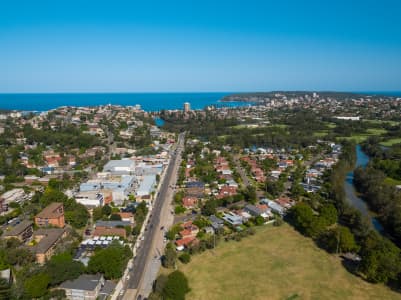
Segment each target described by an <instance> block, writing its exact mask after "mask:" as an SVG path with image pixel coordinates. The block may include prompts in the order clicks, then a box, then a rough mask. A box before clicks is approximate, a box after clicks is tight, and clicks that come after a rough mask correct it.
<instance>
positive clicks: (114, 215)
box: [110, 214, 121, 221]
mask: <svg viewBox="0 0 401 300" xmlns="http://www.w3.org/2000/svg"><path fill="white" fill-rule="evenodd" d="M110 220H111V221H121V216H120V215H119V214H112V215H110Z"/></svg>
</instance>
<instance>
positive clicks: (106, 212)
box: [102, 204, 112, 216]
mask: <svg viewBox="0 0 401 300" xmlns="http://www.w3.org/2000/svg"><path fill="white" fill-rule="evenodd" d="M111 212H112V209H111V207H110V206H109V205H108V204H106V205H105V206H103V207H102V215H106V216H110V215H111Z"/></svg>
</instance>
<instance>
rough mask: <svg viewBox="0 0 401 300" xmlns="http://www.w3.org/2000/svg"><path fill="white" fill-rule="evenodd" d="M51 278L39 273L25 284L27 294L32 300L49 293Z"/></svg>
mask: <svg viewBox="0 0 401 300" xmlns="http://www.w3.org/2000/svg"><path fill="white" fill-rule="evenodd" d="M49 283H50V276H49V275H48V274H46V273H38V274H36V275H33V276H31V277H29V278H28V279H27V280H26V281H25V283H24V289H25V293H26V295H27V296H28V297H30V298H31V299H33V298H39V297H42V296H44V295H45V294H46V293H47V286H48V285H49Z"/></svg>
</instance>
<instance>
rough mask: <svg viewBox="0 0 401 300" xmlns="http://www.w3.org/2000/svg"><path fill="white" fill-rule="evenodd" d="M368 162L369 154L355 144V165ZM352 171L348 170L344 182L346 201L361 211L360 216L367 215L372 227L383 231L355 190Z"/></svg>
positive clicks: (363, 166) (363, 164)
mask: <svg viewBox="0 0 401 300" xmlns="http://www.w3.org/2000/svg"><path fill="white" fill-rule="evenodd" d="M368 163H369V156H367V155H366V154H365V153H364V152H363V151H362V148H361V146H360V145H357V146H356V167H359V166H360V167H362V168H365V167H366V165H367V164H368ZM353 179H354V171H352V172H349V173H348V174H347V177H346V178H345V182H344V190H345V195H346V199H347V200H348V203H349V204H351V205H352V206H353V207H355V208H356V209H357V210H358V211H360V212H361V214H362V216H364V217H367V218H368V219H369V220H370V222H371V223H372V226H373V228H375V229H376V230H377V231H378V232H383V226H382V225H381V224H380V223H379V221H378V220H377V219H376V218H374V217H373V216H372V214H371V212H370V210H369V207H368V205H367V204H366V202H365V201H363V200H362V199H361V198H360V197H358V194H357V192H356V190H355V187H354V184H353Z"/></svg>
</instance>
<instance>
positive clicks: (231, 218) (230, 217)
mask: <svg viewBox="0 0 401 300" xmlns="http://www.w3.org/2000/svg"><path fill="white" fill-rule="evenodd" d="M223 220H224V221H226V222H227V223H229V224H231V225H233V226H238V225H241V224H242V217H241V216H239V215H237V214H235V213H233V212H231V211H230V212H228V213H224V215H223Z"/></svg>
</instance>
